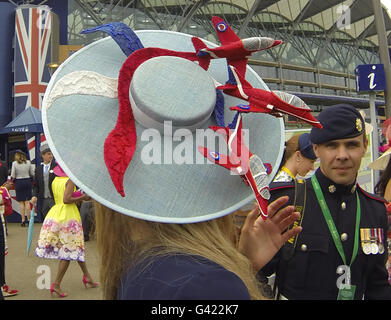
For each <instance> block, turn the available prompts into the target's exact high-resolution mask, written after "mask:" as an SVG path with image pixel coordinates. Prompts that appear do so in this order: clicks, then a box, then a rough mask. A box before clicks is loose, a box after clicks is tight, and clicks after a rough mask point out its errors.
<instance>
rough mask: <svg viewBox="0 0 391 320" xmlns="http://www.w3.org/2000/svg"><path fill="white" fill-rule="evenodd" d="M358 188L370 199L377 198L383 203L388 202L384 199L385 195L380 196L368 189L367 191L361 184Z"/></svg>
mask: <svg viewBox="0 0 391 320" xmlns="http://www.w3.org/2000/svg"><path fill="white" fill-rule="evenodd" d="M357 186H358V189H359V190H360V191H361V192H362V194H363V195H364V196H366V197H368V198H370V199H373V200H377V201H379V202H382V203H387V202H388V201H387V200H386V199H384V198H383V197H380V196H378V195H376V194H373V193H370V192H368V191H365V190H364V189H363V188H361V187H360V185H357Z"/></svg>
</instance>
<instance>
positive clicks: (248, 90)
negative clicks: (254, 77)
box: [217, 66, 322, 128]
mask: <svg viewBox="0 0 391 320" xmlns="http://www.w3.org/2000/svg"><path fill="white" fill-rule="evenodd" d="M228 75H229V79H228V81H227V82H226V84H225V85H221V86H218V87H217V89H220V90H223V92H224V93H226V94H228V95H231V96H234V97H237V98H240V99H243V100H246V101H248V102H249V103H250V104H248V105H243V104H241V105H238V106H234V107H230V109H231V110H236V111H240V112H257V113H269V114H271V115H274V116H281V113H285V114H289V115H292V116H295V117H296V118H299V119H301V120H303V121H304V122H307V123H309V124H310V125H312V126H313V127H316V128H322V125H321V124H320V122H319V121H318V120H316V118H315V117H314V116H313V115H312V114H311V108H310V107H308V106H307V105H306V104H305V102H304V101H303V100H301V99H300V98H298V97H296V96H295V95H293V94H290V93H287V92H282V91H267V90H263V89H259V88H254V87H253V86H252V85H251V84H250V83H249V82H247V81H246V79H244V77H243V76H242V75H241V74H240V73H239V72H237V70H236V69H235V67H233V66H228Z"/></svg>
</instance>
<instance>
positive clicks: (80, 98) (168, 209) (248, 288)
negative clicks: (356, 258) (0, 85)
mask: <svg viewBox="0 0 391 320" xmlns="http://www.w3.org/2000/svg"><path fill="white" fill-rule="evenodd" d="M111 27H113V28H116V27H117V26H111ZM113 28H108V29H110V30H113ZM124 32H125V33H126V31H124V30H121V32H117V31H115V33H116V34H123V33H124ZM127 35H128V36H127V39H134V37H135V36H136V35H135V34H133V33H131V34H127ZM137 36H139V37H140V39H139V40H141V43H142V45H143V46H144V48H142V46H141V48H142V49H137V51H134V53H132V54H130V55H128V54H126V55H128V57H126V55H124V53H125V51H124V52H121V50H119V48H118V47H117V46H116V45H115V43H114V42H113V40H112V39H111V38H105V39H102V40H100V41H97V42H95V43H93V44H91V45H89V46H87V47H85V48H83V49H81V50H80V51H78V52H77V53H75V54H74V55H72V57H71V58H70V59H68V60H67V61H66V62H64V63H63V64H62V65H61V66H60V68H59V69H58V70H57V73H56V76H55V77H52V78H51V83H50V84H49V86H48V90H47V91H46V92H45V98H44V102H43V109H42V110H43V113H42V120H43V126H44V131H45V136H46V138H47V141H48V144H49V146H50V148H51V150H52V152H53V154H54V156H55V158H56V159H57V161H58V162H59V164H60V165H61V167H62V168H63V169H64V171H65V172H66V173H67V174H68V176H69V177H70V178H71V179H72V181H74V182H75V183H76V184H77V185H78V186H79V187H80V188H82V189H83V190H84V191H85V192H87V193H88V194H89V195H90V196H91V197H92V198H93V199H94V200H96V208H95V214H96V234H97V241H98V247H99V252H100V254H101V279H102V285H103V291H104V297H105V298H107V299H250V298H253V299H258V298H262V295H261V294H260V292H259V288H258V283H257V279H256V276H255V275H256V271H258V270H259V269H260V268H261V267H262V266H263V265H264V264H265V263H266V262H267V261H268V260H269V259H271V257H272V256H273V255H274V253H275V252H276V251H277V250H278V248H280V247H281V246H282V244H283V243H284V241H286V240H287V239H288V238H289V237H291V236H292V235H293V234H296V233H297V232H300V228H296V229H293V230H289V231H286V232H284V231H285V230H286V229H287V227H288V226H289V225H290V224H291V223H292V222H293V221H294V220H295V219H297V218H298V213H294V212H293V210H294V209H293V206H288V207H286V208H285V209H282V210H280V211H278V210H279V208H280V207H281V206H282V205H283V204H284V203H286V201H287V200H288V199H287V197H283V198H281V199H279V200H277V201H276V202H274V203H272V204H270V206H269V218H268V219H267V220H266V221H264V220H263V219H262V218H261V217H260V213H259V210H258V208H256V209H254V210H252V211H251V213H250V214H249V215H248V218H247V220H246V221H245V224H244V226H243V228H242V230H241V236H240V239H239V237H238V236H239V235H238V234H237V233H236V230H237V229H236V228H235V227H234V223H233V217H232V215H231V213H232V212H234V211H235V210H237V209H239V208H240V207H242V206H243V205H245V204H246V203H249V202H251V201H252V200H253V199H254V193H253V191H252V189H251V187H249V186H248V185H246V184H245V183H243V180H242V179H241V178H240V177H239V176H238V175H233V174H230V173H229V171H228V170H226V169H225V168H223V167H220V166H217V165H216V164H214V163H212V162H208V161H207V160H205V159H204V155H202V154H201V153H200V152H199V148H198V147H199V146H200V145H201V144H202V143H201V142H200V141H204V140H205V139H204V138H207V139H206V140H208V141H210V140H212V141H215V140H214V139H215V138H216V135H214V132H213V131H212V130H209V127H210V126H215V125H216V123H219V125H220V126H222V124H220V122H224V126H225V125H226V124H228V123H230V122H232V121H233V119H234V117H235V115H236V112H234V111H231V110H230V109H229V106H233V105H237V104H238V101H237V100H238V99H236V98H234V97H231V96H228V95H225V96H224V99H220V96H219V95H218V94H216V86H215V83H216V82H215V81H217V82H220V83H225V82H226V81H227V79H228V75H227V62H226V60H225V59H219V60H214V61H213V64H211V66H210V68H209V69H208V70H204V69H203V68H201V67H200V65H198V64H197V63H194V62H192V61H189V60H187V59H185V58H182V57H181V54H180V53H178V52H182V51H186V52H193V53H194V52H195V51H194V46H193V43H192V39H191V36H190V35H185V34H182V33H177V32H167V31H161V30H159V32H156V31H148V30H143V31H137ZM137 36H136V37H137ZM121 39H122V40H123V38H121ZM132 44H133V43H132ZM132 44H129V45H128V46H126V47H127V48H128V49H129V48H133V46H132ZM211 45H212V44H211ZM164 50H166V51H164ZM168 50H170V51H168ZM191 55H192V54H188V55H187V56H191ZM193 57H194V59H198V58H197V56H196V54H195V53H194V54H193ZM246 80H248V81H249V82H250V83H252V84H253V85H257V86H259V87H263V88H266V86H265V84H264V83H263V82H262V80H261V79H260V78H259V77H258V76H257V75H256V73H255V72H254V71H252V70H251V69H250V68H248V70H247V74H246ZM83 88H84V89H83ZM86 88H88V90H86ZM117 88H118V92H116V90H117ZM98 89H99V90H98ZM220 93H221V92H220ZM219 99H220V100H219ZM218 100H219V101H218ZM217 105H219V106H220V105H223V107H224V106H225V108H224V112H223V113H224V114H223V115H222V114H221V113H218V115H220V116H221V117H220V118H219V121H218V120H216V119H215V117H214V115H213V111H214V109H215V108H216V106H217ZM243 118H245V119H244V120H243V123H244V125H243V130H245V137H246V139H247V138H249V143H248V144H249V148H251V151H252V152H253V154H258V155H259V156H261V157H262V160H263V161H264V162H265V163H269V164H271V166H272V167H273V172H272V173H270V175H269V176H268V179H269V182H270V180H271V177H272V176H273V175H274V174H275V173H276V170H277V167H275V166H274V164H276V163H277V161H278V160H279V159H280V158H281V156H282V147H281V145H282V141H283V135H282V130H283V123H282V121H281V119H277V118H274V117H272V116H270V115H263V114H257V115H252V114H249V115H246V116H245V117H243ZM64 119H66V121H64ZM92 125H93V126H94V128H96V127H99V129H100V130H91V129H92V127H91V126H92ZM201 132H202V134H204V136H202V137H201V139H198V136H197V134H200V133H201ZM75 136H76V137H78V139H74V137H75ZM222 137H223V138H222V141H223V144H225V145H227V143H226V140H225V138H224V136H223V135H222ZM209 138H211V139H209ZM69 141H74V143H72V144H70V143H69ZM207 147H208V148H211V147H210V146H209V145H207ZM214 150H216V149H214V148H213V149H212V151H211V154H213V156H214V157H218V156H219V154H220V153H221V155H222V154H223V152H224V153H226V154H228V150H227V151H224V150H222V149H219V150H216V152H215V151H214ZM217 151H218V152H217ZM86 154H87V155H89V157H86V156H85V155H86ZM129 155H130V156H129ZM200 158H201V161H200ZM92 159H93V160H92ZM91 160H92V161H91ZM126 160H128V161H126ZM262 168H263V165H262ZM255 169H257V168H255ZM259 170H261V169H259ZM49 215H50V213H49V214H48V216H49Z"/></svg>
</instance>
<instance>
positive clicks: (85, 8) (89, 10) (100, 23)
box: [75, 0, 103, 26]
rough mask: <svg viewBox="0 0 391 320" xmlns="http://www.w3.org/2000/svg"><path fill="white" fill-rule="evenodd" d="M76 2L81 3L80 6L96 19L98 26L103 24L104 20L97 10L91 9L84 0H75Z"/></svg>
mask: <svg viewBox="0 0 391 320" xmlns="http://www.w3.org/2000/svg"><path fill="white" fill-rule="evenodd" d="M75 2H76V3H77V4H78V5H79V7H80V8H82V9H83V10H84V11H85V12H87V13H88V14H89V15H90V16H91V19H92V20H94V21H95V23H96V25H97V26H100V25H102V24H103V21H102V20H101V19H100V18H99V17H98V16H97V15H96V14H95V12H94V11H93V10H92V9H91V7H90V6H89V5H86V4H84V2H83V1H82V0H75Z"/></svg>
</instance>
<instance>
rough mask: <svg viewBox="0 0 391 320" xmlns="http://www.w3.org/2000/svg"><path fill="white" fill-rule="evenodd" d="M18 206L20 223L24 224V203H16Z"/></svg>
mask: <svg viewBox="0 0 391 320" xmlns="http://www.w3.org/2000/svg"><path fill="white" fill-rule="evenodd" d="M18 202H19V206H20V211H19V212H20V214H21V215H22V223H23V222H24V220H25V219H26V218H25V208H24V201H18Z"/></svg>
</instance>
